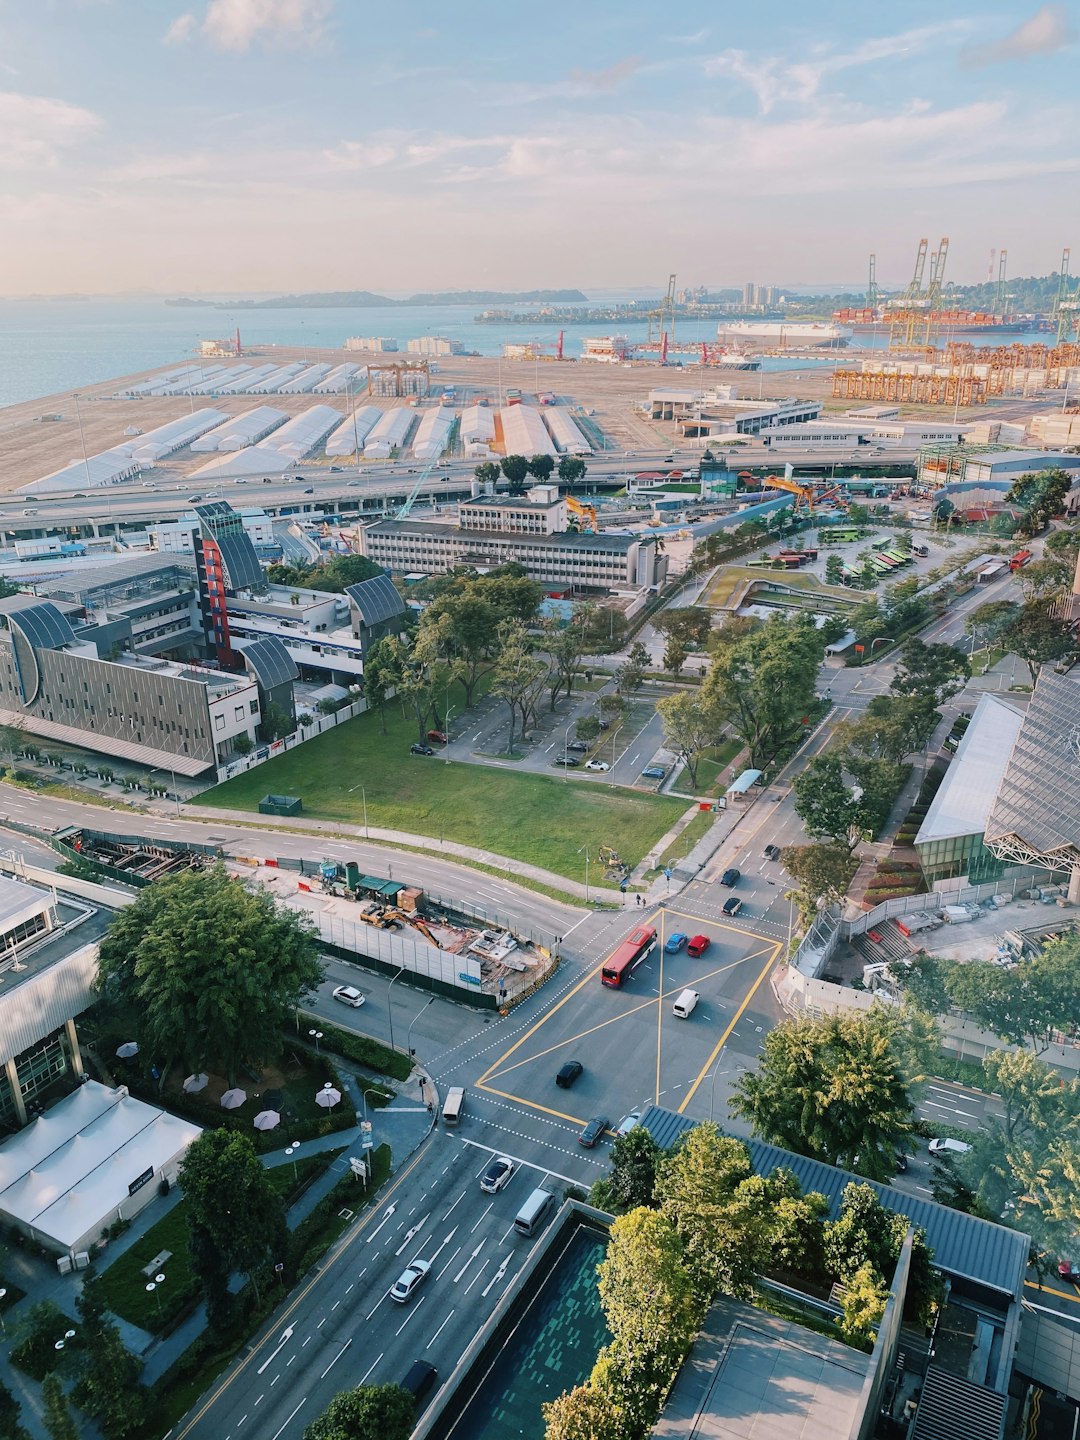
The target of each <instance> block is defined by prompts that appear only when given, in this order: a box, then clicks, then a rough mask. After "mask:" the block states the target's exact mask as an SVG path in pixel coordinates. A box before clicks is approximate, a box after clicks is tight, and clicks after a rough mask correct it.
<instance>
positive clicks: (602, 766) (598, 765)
mask: <svg viewBox="0 0 1080 1440" xmlns="http://www.w3.org/2000/svg"><path fill="white" fill-rule="evenodd" d="M585 769H586V770H610V769H611V766H610V765H609V764H608V762H607V761H606V760H586V761H585Z"/></svg>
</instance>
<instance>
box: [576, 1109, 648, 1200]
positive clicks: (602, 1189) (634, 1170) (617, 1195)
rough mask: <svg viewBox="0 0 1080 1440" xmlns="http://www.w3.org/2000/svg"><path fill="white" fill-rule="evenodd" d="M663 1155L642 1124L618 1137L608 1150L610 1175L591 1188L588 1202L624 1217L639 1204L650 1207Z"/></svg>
mask: <svg viewBox="0 0 1080 1440" xmlns="http://www.w3.org/2000/svg"><path fill="white" fill-rule="evenodd" d="M662 1154H663V1152H662V1151H661V1149H660V1147H659V1145H657V1143H656V1141H655V1140H654V1139H653V1137H652V1136H651V1135H650V1134H649V1132H648V1130H646V1129H645V1127H644V1126H643V1125H637V1126H635V1128H634V1129H633V1130H630V1131H629V1132H628V1133H627V1134H625V1135H620V1136H618V1138H617V1139H616V1140H615V1142H614V1144H613V1145H612V1147H611V1174H610V1175H608V1176H606V1177H605V1178H604V1179H602V1180H597V1182H596V1183H595V1185H593V1187H592V1189H591V1190H590V1191H589V1203H590V1204H591V1205H595V1206H596V1208H597V1209H598V1210H607V1211H608V1212H609V1213H611V1214H612V1215H625V1214H626V1212H627V1211H628V1210H636V1209H637V1207H638V1206H639V1205H651V1204H652V1203H653V1191H654V1189H655V1187H656V1169H657V1165H658V1164H659V1162H660V1158H661V1156H662Z"/></svg>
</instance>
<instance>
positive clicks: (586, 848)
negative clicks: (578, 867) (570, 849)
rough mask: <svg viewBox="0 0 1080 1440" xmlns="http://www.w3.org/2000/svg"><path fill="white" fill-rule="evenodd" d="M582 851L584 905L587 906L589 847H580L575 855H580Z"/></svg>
mask: <svg viewBox="0 0 1080 1440" xmlns="http://www.w3.org/2000/svg"><path fill="white" fill-rule="evenodd" d="M582 850H584V852H585V904H586V905H587V904H588V903H589V847H588V845H582V847H581V850H579V851H578V852H577V853H578V854H579V855H580V854H581V851H582Z"/></svg>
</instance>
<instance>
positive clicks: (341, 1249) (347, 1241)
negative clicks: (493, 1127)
mask: <svg viewBox="0 0 1080 1440" xmlns="http://www.w3.org/2000/svg"><path fill="white" fill-rule="evenodd" d="M426 1149H427V1147H426V1146H425V1145H421V1147H420V1149H419V1150H418V1151H417V1152H416V1154H415V1155H414V1156H413V1158H412V1159H411V1160H410V1161H409V1163H408V1165H406V1167H405V1169H404V1170H402V1172H401V1174H400V1175H399V1176H398V1177H397V1179H396V1180H395V1181H394V1183H393V1184H392V1185H391V1186H390V1188H389V1190H387V1191H386V1192H385V1193H384V1194H382V1195H381V1196H380V1197H379V1204H378V1205H369V1206H368V1207H367V1209H366V1210H365V1211H364V1214H363V1216H362V1217H361V1219H360V1221H359V1223H358V1224H357V1225H355V1226H354V1227H353V1229H352V1231H351V1232H350V1233H349V1234H347V1235H346V1236H345V1238H344V1241H343V1242H342V1243H341V1244H340V1245H338V1248H337V1250H336V1251H335V1252H334V1254H333V1255H332V1256H331V1257H330V1259H329V1260H327V1261H326V1262H325V1264H324V1265H323V1267H322V1269H321V1270H318V1271H316V1273H315V1274H314V1275H313V1276H312V1277H311V1279H310V1280H309V1281H308V1282H307V1284H306V1285H305V1286H304V1287H303V1288H302V1289H301V1290H298V1291H297V1292H296V1294H295V1295H294V1296H293V1298H292V1299H291V1300H290V1301H289V1303H288V1304H287V1305H286V1307H285V1309H284V1310H283V1311H281V1312H280V1314H279V1315H278V1316H277V1319H276V1320H275V1321H274V1325H273V1328H272V1329H271V1330H269V1331H268V1332H267V1333H266V1334H265V1335H264V1336H263V1338H262V1339H261V1340H260V1341H258V1342H257V1343H256V1344H254V1345H253V1346H252V1347H251V1349H250V1350H249V1351H248V1352H247V1354H246V1355H245V1356H244V1358H243V1359H242V1360H241V1361H240V1363H239V1365H237V1367H236V1369H235V1370H234V1371H233V1372H232V1373H231V1374H230V1375H228V1376H226V1378H225V1379H224V1380H223V1381H222V1382H221V1384H220V1385H219V1386H218V1387H217V1389H216V1390H215V1391H214V1392H213V1394H212V1395H211V1396H210V1397H209V1398H208V1399H207V1401H206V1403H205V1404H204V1405H203V1406H202V1408H201V1409H200V1410H198V1411H197V1412H196V1413H195V1414H194V1415H193V1416H192V1417H191V1419H190V1421H189V1422H188V1423H187V1425H185V1427H184V1428H183V1430H180V1431H178V1432H177V1436H176V1440H184V1436H185V1435H186V1434H187V1433H188V1432H189V1431H190V1430H191V1429H192V1428H193V1427H194V1426H195V1425H197V1424H198V1422H199V1421H200V1420H201V1419H202V1418H203V1416H204V1415H205V1414H206V1412H207V1411H208V1410H209V1409H210V1407H211V1406H212V1405H215V1404H216V1403H217V1401H218V1400H219V1399H220V1397H221V1396H222V1395H224V1393H225V1391H226V1390H227V1389H228V1388H229V1386H230V1385H231V1384H232V1383H233V1381H234V1380H237V1379H238V1378H239V1377H240V1376H241V1375H242V1374H243V1373H244V1371H245V1370H246V1369H247V1367H248V1366H249V1365H250V1364H251V1362H252V1360H254V1359H255V1357H256V1356H257V1355H258V1354H260V1353H261V1351H263V1350H264V1349H265V1348H266V1347H267V1346H268V1345H269V1344H270V1343H271V1342H272V1341H273V1340H275V1339H276V1338H277V1336H278V1329H279V1325H281V1324H284V1323H285V1322H286V1321H287V1320H288V1318H289V1316H290V1315H292V1314H293V1312H294V1311H295V1310H296V1308H297V1306H298V1305H299V1304H300V1302H301V1300H304V1299H306V1297H307V1296H308V1295H309V1294H310V1292H311V1291H312V1290H313V1289H314V1287H315V1286H316V1285H317V1284H318V1283H319V1281H320V1280H321V1279H322V1278H323V1276H324V1275H326V1274H327V1273H328V1271H329V1270H330V1269H331V1267H332V1266H334V1265H336V1264H337V1262H338V1261H339V1260H340V1259H341V1257H342V1255H344V1254H345V1252H346V1250H348V1249H349V1247H350V1246H351V1245H352V1243H353V1241H354V1240H355V1239H356V1238H357V1237H358V1236H359V1235H361V1234H363V1232H364V1230H366V1229H367V1227H368V1225H369V1224H370V1222H371V1221H372V1220H374V1219H375V1217H376V1215H377V1214H378V1213H379V1211H380V1210H381V1209H382V1208H383V1201H385V1200H388V1199H389V1198H390V1196H391V1195H393V1194H394V1193H395V1192H396V1191H397V1190H398V1188H399V1187H400V1186H401V1185H402V1184H403V1183H404V1181H405V1180H406V1178H407V1177H408V1175H409V1174H410V1173H411V1171H413V1170H414V1169H415V1168H416V1166H417V1165H419V1163H420V1161H421V1159H422V1158H423V1154H424V1152H425V1150H426ZM335 1243H337V1242H335Z"/></svg>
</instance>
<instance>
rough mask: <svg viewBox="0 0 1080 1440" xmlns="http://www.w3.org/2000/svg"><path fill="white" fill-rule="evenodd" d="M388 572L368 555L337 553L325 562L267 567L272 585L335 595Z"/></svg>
mask: <svg viewBox="0 0 1080 1440" xmlns="http://www.w3.org/2000/svg"><path fill="white" fill-rule="evenodd" d="M385 574H386V571H385V570H384V569H383V568H382V566H381V565H376V563H375V561H374V560H369V559H368V558H367V556H366V555H335V556H334V557H333V559H332V560H328V561H327V562H326V564H325V565H322V564H319V565H268V566H267V569H266V578H267V579H268V580H269V581H271V583H272V584H275V585H295V586H296V587H297V589H303V590H323V591H326V592H327V593H328V594H331V595H341V594H343V593H344V591H345V588H346V586H348V585H359V584H360V582H361V581H362V580H371V579H374V577H375V576H376V575H385Z"/></svg>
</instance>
